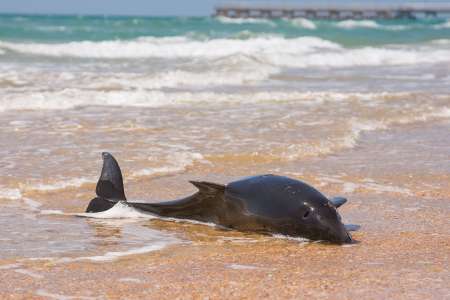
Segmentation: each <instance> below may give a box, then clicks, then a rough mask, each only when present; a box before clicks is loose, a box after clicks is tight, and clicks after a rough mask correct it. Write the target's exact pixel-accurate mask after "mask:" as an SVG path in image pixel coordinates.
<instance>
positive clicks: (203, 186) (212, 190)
mask: <svg viewBox="0 0 450 300" xmlns="http://www.w3.org/2000/svg"><path fill="white" fill-rule="evenodd" d="M189 182H190V183H192V184H193V185H194V186H195V187H196V188H198V190H199V192H200V193H205V194H217V193H218V192H219V193H223V192H224V191H225V186H224V185H222V184H218V183H213V182H207V181H189Z"/></svg>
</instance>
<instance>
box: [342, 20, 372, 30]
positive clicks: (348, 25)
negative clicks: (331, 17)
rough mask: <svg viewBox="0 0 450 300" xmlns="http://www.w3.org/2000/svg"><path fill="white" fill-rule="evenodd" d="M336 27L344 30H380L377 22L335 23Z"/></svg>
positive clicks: (348, 21) (347, 21) (352, 21)
mask: <svg viewBox="0 0 450 300" xmlns="http://www.w3.org/2000/svg"><path fill="white" fill-rule="evenodd" d="M336 27H339V28H344V29H353V28H380V25H379V24H377V22H375V21H372V20H345V21H341V22H338V23H336Z"/></svg>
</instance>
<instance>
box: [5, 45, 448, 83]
mask: <svg viewBox="0 0 450 300" xmlns="http://www.w3.org/2000/svg"><path fill="white" fill-rule="evenodd" d="M0 48H3V49H9V50H11V51H17V52H21V53H26V54H33V55H44V56H56V57H59V56H75V57H92V58H105V59H113V58H114V59H118V58H144V57H147V58H150V57H160V58H172V59H189V58H190V59H199V58H200V59H202V60H203V61H204V63H205V64H209V63H211V62H212V63H214V61H216V60H218V59H222V60H226V59H227V58H233V57H247V58H251V59H252V60H253V62H251V64H250V65H247V63H241V64H237V65H235V67H237V69H236V70H231V71H235V72H231V73H230V68H229V67H228V66H227V64H226V61H224V64H222V66H221V67H222V68H219V69H217V70H213V71H207V72H205V73H199V74H195V73H191V72H189V73H186V72H185V71H181V70H180V71H170V72H167V73H165V74H159V75H158V76H159V77H160V78H159V82H164V84H160V86H167V87H170V84H168V83H169V82H173V85H174V86H175V85H177V84H184V83H186V84H187V85H190V84H193V85H196V84H199V83H201V82H204V83H205V84H207V85H209V84H215V83H217V84H224V83H225V82H231V83H232V84H241V83H244V82H246V81H252V80H256V81H257V80H263V79H266V78H267V77H268V76H269V75H270V74H273V73H274V72H277V70H276V69H274V68H276V67H288V68H291V67H297V68H307V67H334V68H341V67H353V66H386V65H412V64H421V63H442V62H450V49H449V47H448V45H445V44H436V43H426V44H420V45H416V46H411V45H391V46H385V47H362V48H344V47H342V46H341V45H339V44H336V43H333V42H331V41H328V40H324V39H321V38H318V37H301V38H294V39H287V38H282V37H258V38H251V39H248V40H235V39H214V40H208V41H196V40H192V39H188V38H185V37H183V38H182V37H176V38H140V39H138V40H134V41H104V42H72V43H65V44H34V43H31V44H24V43H11V42H0ZM203 61H202V62H203ZM242 69H245V72H242ZM224 71H226V72H224ZM208 72H212V73H208ZM221 72H222V73H221ZM237 72H241V74H237ZM174 78H175V79H176V80H174ZM156 82H158V79H156ZM155 85H156V86H158V84H155ZM150 86H151V84H150Z"/></svg>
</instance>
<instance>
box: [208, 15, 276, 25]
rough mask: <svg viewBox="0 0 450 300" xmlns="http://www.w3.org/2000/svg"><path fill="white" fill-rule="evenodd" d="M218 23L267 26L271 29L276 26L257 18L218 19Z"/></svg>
mask: <svg viewBox="0 0 450 300" xmlns="http://www.w3.org/2000/svg"><path fill="white" fill-rule="evenodd" d="M216 20H217V21H219V22H220V23H224V24H265V25H269V26H271V27H274V26H276V24H275V23H274V22H272V21H270V20H267V19H256V18H227V17H222V16H220V17H217V18H216Z"/></svg>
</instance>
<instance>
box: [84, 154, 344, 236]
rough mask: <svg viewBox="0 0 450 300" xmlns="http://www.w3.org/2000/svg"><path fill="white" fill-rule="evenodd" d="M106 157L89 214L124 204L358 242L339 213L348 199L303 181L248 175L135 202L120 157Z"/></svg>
mask: <svg viewBox="0 0 450 300" xmlns="http://www.w3.org/2000/svg"><path fill="white" fill-rule="evenodd" d="M102 158H103V167H102V172H101V175H100V178H99V180H98V183H97V187H96V194H97V197H95V198H94V199H92V200H91V201H90V203H89V205H88V207H87V209H86V212H88V213H96V212H101V211H105V210H108V209H110V208H112V207H113V206H114V205H116V204H117V203H118V202H122V203H124V204H126V205H129V206H130V207H134V208H136V209H138V210H141V211H144V212H147V213H151V214H154V215H158V216H161V217H170V218H179V219H190V220H196V221H201V222H212V223H215V224H217V225H220V226H223V227H226V228H230V229H235V230H239V231H247V232H248V231H251V232H259V233H265V234H267V233H271V234H283V235H288V236H294V237H303V238H308V239H310V240H324V241H329V242H331V243H337V244H344V243H351V242H352V237H351V235H350V234H349V232H348V231H347V229H346V228H345V226H344V224H343V223H342V221H341V217H340V215H339V213H338V212H337V208H338V207H340V206H341V205H343V204H344V203H345V202H346V201H347V200H346V199H345V198H342V197H336V198H332V199H327V198H326V197H325V196H324V195H323V194H322V193H320V192H319V191H318V190H316V189H315V188H313V187H312V186H310V185H308V184H306V183H304V182H302V181H299V180H296V179H292V178H288V177H284V176H277V175H272V174H268V175H258V176H251V177H246V178H243V179H240V180H237V181H234V182H231V183H229V184H227V185H222V184H217V183H212V182H207V181H190V182H191V183H192V184H193V185H194V186H195V187H196V188H197V189H198V192H196V193H194V194H193V195H190V196H187V197H185V198H181V199H178V200H173V201H167V202H159V203H141V202H129V201H127V199H126V197H125V192H124V187H123V179H122V172H121V170H120V167H119V164H118V163H117V161H116V159H115V158H114V157H113V156H112V155H111V154H110V153H107V152H103V153H102Z"/></svg>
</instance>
